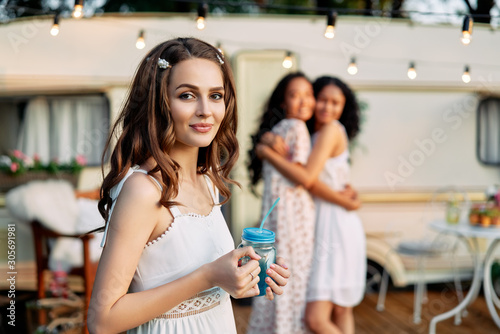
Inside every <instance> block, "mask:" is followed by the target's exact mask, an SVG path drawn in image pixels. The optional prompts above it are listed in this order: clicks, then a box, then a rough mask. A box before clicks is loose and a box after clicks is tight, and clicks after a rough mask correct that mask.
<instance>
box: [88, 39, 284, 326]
mask: <svg viewBox="0 0 500 334" xmlns="http://www.w3.org/2000/svg"><path fill="white" fill-rule="evenodd" d="M236 127H237V112H236V94H235V85H234V81H233V76H232V72H231V69H230V67H229V65H228V64H227V63H226V62H224V58H223V55H222V54H221V53H220V52H219V51H218V50H217V49H216V48H215V47H213V46H212V45H210V44H208V43H206V42H203V41H200V40H198V39H194V38H176V39H172V40H169V41H166V42H164V43H161V44H159V45H157V46H156V47H154V48H153V49H152V50H151V51H150V52H149V53H148V54H147V55H146V56H145V57H144V59H143V60H142V62H141V64H140V65H139V68H138V70H137V72H136V74H135V77H134V80H133V82H132V85H131V88H130V93H129V96H128V98H127V100H126V103H125V105H124V107H123V110H122V112H121V114H120V116H119V117H118V120H117V122H116V123H115V125H114V127H113V131H112V133H111V136H110V138H109V139H108V143H107V148H109V143H110V141H111V140H112V139H115V138H116V139H117V141H116V145H115V148H114V150H113V152H112V155H111V161H110V162H111V164H110V168H109V172H108V173H107V175H106V177H105V178H104V181H103V184H102V187H101V199H100V201H99V209H100V211H101V214H102V215H103V217H104V219H105V221H106V225H105V230H104V237H103V245H105V246H104V249H103V252H102V255H101V259H100V262H99V267H98V269H97V275H96V278H95V283H94V288H93V291H92V298H91V301H90V306H89V311H88V319H87V322H88V328H89V331H90V332H91V333H120V332H123V331H126V330H128V332H129V333H236V326H235V322H234V316H233V312H232V307H231V302H230V298H229V296H230V295H231V296H233V297H236V298H242V297H251V296H255V295H257V294H259V289H258V286H257V283H258V281H259V279H258V274H259V272H260V268H259V264H258V259H259V258H260V256H258V255H257V254H256V253H255V252H254V250H253V249H252V248H251V247H245V248H240V249H237V250H234V242H233V239H232V237H231V234H230V232H229V229H228V228H227V225H226V222H225V220H224V217H223V215H222V212H221V209H220V207H221V204H223V203H225V202H227V201H228V199H229V197H230V195H231V193H230V191H229V187H228V183H235V182H234V181H232V180H230V179H229V172H230V170H231V168H232V167H233V165H234V163H235V161H236V159H237V158H238V142H237V140H236V135H235V133H236ZM219 192H220V193H221V195H222V196H223V197H224V201H223V202H222V203H219ZM244 256H248V257H250V258H251V260H250V261H249V262H248V263H247V264H245V265H243V266H241V267H239V266H238V260H239V259H240V258H242V257H244ZM277 264H278V265H275V266H274V267H273V268H271V269H269V270H268V272H267V273H268V275H269V276H270V277H271V278H272V280H269V281H268V282H267V283H268V285H269V287H268V288H267V290H266V297H267V298H269V299H271V300H272V299H273V298H274V293H276V294H281V293H282V292H283V291H282V287H283V286H284V285H285V284H286V283H287V278H288V277H289V276H290V273H289V271H288V270H287V269H286V265H284V263H283V260H282V259H278V260H277Z"/></svg>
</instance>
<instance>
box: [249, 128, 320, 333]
mask: <svg viewBox="0 0 500 334" xmlns="http://www.w3.org/2000/svg"><path fill="white" fill-rule="evenodd" d="M272 131H273V133H275V134H277V135H279V136H281V137H282V138H284V139H285V142H286V144H287V145H288V147H289V156H288V159H289V161H292V162H295V163H300V164H304V165H305V164H306V162H307V159H308V157H309V154H310V152H311V140H310V136H309V132H308V131H307V127H306V125H305V123H304V122H303V121H300V120H297V119H284V120H282V121H281V122H279V123H278V124H276V125H275V126H274V127H273V130H272ZM263 175H264V196H263V199H262V217H263V216H264V215H265V214H266V213H267V212H268V210H269V209H270V207H271V205H272V204H273V203H274V201H275V200H276V198H278V197H280V201H279V202H278V205H277V206H276V207H275V208H274V210H273V211H272V213H271V215H270V216H269V217H268V218H267V220H266V226H265V227H266V228H268V229H270V230H272V231H274V232H275V233H276V250H277V256H281V257H283V258H284V259H285V260H286V261H287V264H288V266H289V268H290V271H291V273H292V276H291V277H290V279H289V280H288V284H287V285H286V287H285V288H284V293H283V295H281V296H275V300H274V301H269V300H267V299H266V298H265V297H254V298H253V305H252V314H251V316H250V324H249V327H248V332H247V333H248V334H267V333H277V334H299V333H308V330H307V327H306V325H305V321H304V314H305V307H306V289H307V285H308V280H309V274H310V270H311V262H312V254H313V246H314V228H315V208H314V201H313V199H312V197H311V195H310V194H309V192H308V191H307V189H305V188H303V187H302V186H297V185H295V184H294V183H292V182H290V181H289V180H288V179H286V178H285V177H284V176H282V175H281V174H280V173H279V172H278V171H277V170H276V169H275V168H274V167H273V166H272V165H271V164H270V163H268V162H267V161H264V166H263Z"/></svg>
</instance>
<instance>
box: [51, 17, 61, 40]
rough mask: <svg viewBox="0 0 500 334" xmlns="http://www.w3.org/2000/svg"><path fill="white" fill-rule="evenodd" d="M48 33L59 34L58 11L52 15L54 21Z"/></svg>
mask: <svg viewBox="0 0 500 334" xmlns="http://www.w3.org/2000/svg"><path fill="white" fill-rule="evenodd" d="M50 34H51V35H52V36H57V35H59V13H57V14H56V15H54V23H53V24H52V28H51V29H50Z"/></svg>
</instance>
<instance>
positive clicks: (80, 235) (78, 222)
mask: <svg viewBox="0 0 500 334" xmlns="http://www.w3.org/2000/svg"><path fill="white" fill-rule="evenodd" d="M77 194H78V195H79V196H85V197H88V196H89V194H91V195H94V192H89V193H77V192H75V190H74V188H73V186H72V185H71V184H70V183H69V182H67V181H62V180H47V181H33V182H29V183H27V184H25V185H22V186H19V187H17V188H14V189H12V190H11V191H9V192H8V193H7V195H6V207H7V209H8V210H9V213H10V214H11V216H13V217H14V218H17V219H19V220H21V221H22V222H26V223H29V224H30V226H31V229H32V232H33V241H34V246H35V247H34V249H35V260H36V278H37V295H38V299H44V298H46V297H47V293H46V286H47V284H46V283H47V282H46V277H45V272H46V271H47V270H51V271H55V270H56V268H57V267H62V268H59V269H62V270H64V271H67V273H68V275H70V276H71V275H76V276H80V277H82V278H83V305H84V309H82V312H83V315H82V318H83V326H84V331H85V332H86V333H87V327H86V315H87V308H88V305H89V302H90V296H91V293H92V286H93V284H94V278H95V274H96V270H97V263H98V259H99V257H100V247H99V245H98V244H99V242H98V240H96V239H98V238H94V234H86V233H85V232H87V231H90V230H92V229H94V228H96V227H99V226H102V225H103V220H102V218H101V217H100V215H99V213H98V210H97V201H96V200H94V199H88V198H77V196H76V195H77ZM56 266H57V267H56ZM59 269H57V270H59ZM39 320H40V321H45V320H46V319H43V318H40V319H39Z"/></svg>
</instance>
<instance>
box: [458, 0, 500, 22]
mask: <svg viewBox="0 0 500 334" xmlns="http://www.w3.org/2000/svg"><path fill="white" fill-rule="evenodd" d="M464 2H465V4H466V5H467V7H468V8H469V12H470V14H472V17H473V18H474V22H481V23H491V14H490V11H491V9H492V8H493V6H495V1H493V0H477V7H476V8H473V7H472V6H471V4H470V1H469V0H464Z"/></svg>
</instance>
